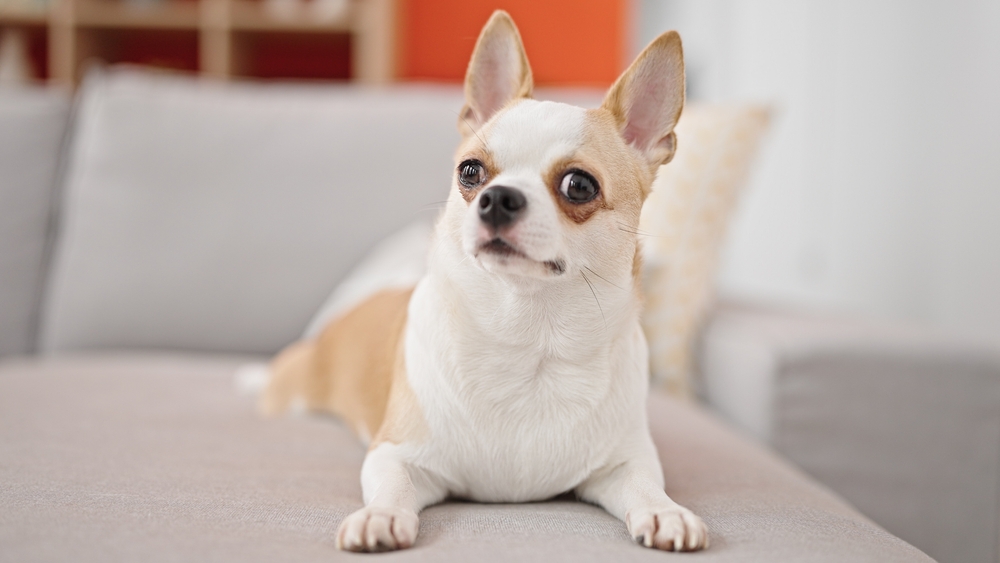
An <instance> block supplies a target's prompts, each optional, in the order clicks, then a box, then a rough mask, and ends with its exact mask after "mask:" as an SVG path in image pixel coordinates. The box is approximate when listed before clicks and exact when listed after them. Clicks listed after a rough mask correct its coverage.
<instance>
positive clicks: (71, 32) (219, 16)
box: [0, 0, 396, 86]
mask: <svg viewBox="0 0 1000 563" xmlns="http://www.w3.org/2000/svg"><path fill="white" fill-rule="evenodd" d="M50 2H51V4H50V7H49V8H48V9H47V10H45V9H35V8H28V7H25V8H15V7H13V6H12V5H10V4H5V5H4V6H2V7H0V28H3V27H29V26H30V27H36V28H42V29H43V30H45V31H47V35H46V36H47V42H48V48H47V53H48V55H47V58H48V64H47V66H48V69H49V70H48V72H49V77H50V79H51V80H52V81H53V82H56V83H60V84H64V85H67V86H74V85H75V84H76V83H77V82H78V81H79V80H80V78H81V73H82V70H83V66H84V64H85V61H87V60H90V59H93V58H97V59H103V60H106V61H110V62H114V61H115V60H122V59H116V58H115V57H116V55H115V52H116V50H120V45H121V37H123V36H124V35H128V34H131V35H130V36H131V37H134V36H135V34H143V33H148V34H149V35H150V37H151V38H152V37H153V36H154V35H157V34H159V36H160V37H161V38H162V34H164V33H174V32H191V33H195V34H197V39H196V41H197V47H196V49H197V57H198V64H197V69H198V72H200V73H202V74H206V75H209V76H214V77H217V78H223V79H224V78H228V77H230V76H233V75H234V74H235V73H236V72H237V71H238V70H239V68H238V67H241V66H245V63H246V58H247V56H249V55H248V53H246V52H243V47H242V45H246V44H247V42H246V41H243V40H242V39H240V40H237V39H236V38H237V37H248V36H258V37H262V36H261V35H259V34H275V35H281V36H285V37H287V36H295V35H301V36H303V37H306V36H311V37H314V38H315V40H316V41H320V42H323V41H327V40H326V39H325V38H323V37H322V35H323V34H327V35H329V36H331V38H332V36H334V35H349V36H350V38H351V39H350V43H349V45H350V48H349V52H350V56H351V64H350V65H349V66H350V68H351V72H352V75H353V78H354V79H355V80H359V81H361V82H367V83H382V82H388V81H390V80H392V77H393V72H394V67H395V60H394V59H395V47H394V41H395V2H396V0H350V2H349V5H348V6H347V8H346V9H345V10H344V13H343V14H342V15H341V16H340V17H337V18H334V19H324V18H320V17H319V16H318V15H317V14H315V13H309V12H308V11H307V10H299V11H295V12H293V13H291V14H289V16H288V17H281V16H280V15H278V14H274V13H270V12H269V11H268V10H267V9H265V6H264V4H263V3H262V1H261V0H195V1H192V0H158V1H157V2H155V3H149V4H145V5H144V4H139V3H135V2H129V1H128V0H50ZM123 34H124V35H123ZM130 41H131V40H130ZM188 52H189V51H188ZM126 60H127V59H126Z"/></svg>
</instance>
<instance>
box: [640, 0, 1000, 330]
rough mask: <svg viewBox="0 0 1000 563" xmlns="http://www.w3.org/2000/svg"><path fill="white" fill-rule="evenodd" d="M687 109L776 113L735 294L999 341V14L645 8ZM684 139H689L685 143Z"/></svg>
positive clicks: (727, 263) (738, 0)
mask: <svg viewBox="0 0 1000 563" xmlns="http://www.w3.org/2000/svg"><path fill="white" fill-rule="evenodd" d="M636 12H637V17H638V18H639V21H638V24H637V26H636V29H637V31H638V38H637V44H636V51H638V49H639V48H640V47H641V46H642V45H645V44H646V43H647V42H648V41H650V40H651V39H652V38H653V37H655V36H656V35H657V34H658V33H660V32H661V31H663V30H666V29H678V30H679V31H680V32H681V35H682V37H683V39H684V42H685V54H686V56H687V61H688V70H689V95H690V98H691V99H692V100H700V101H712V102H726V101H739V100H754V101H767V102H769V103H771V104H773V106H774V107H775V108H776V109H777V110H778V111H777V112H776V120H775V122H774V124H773V129H772V132H771V134H770V136H769V139H768V142H767V146H766V147H765V148H764V150H763V152H762V154H761V156H760V160H759V162H758V166H757V167H756V170H755V173H754V176H753V179H752V181H751V185H750V186H749V190H748V192H746V193H745V196H744V198H743V200H742V202H741V206H740V209H739V213H738V216H737V217H736V219H735V221H734V224H733V225H732V228H731V230H730V236H729V240H728V242H727V244H726V249H725V252H724V259H723V266H722V269H721V270H722V271H721V273H720V278H719V283H720V288H721V290H722V291H723V293H725V294H730V295H735V296H740V297H749V298H752V299H756V300H764V301H772V302H779V303H792V304H797V305H805V306H809V307H813V308H826V309H844V310H852V311H856V312H861V313H866V314H872V315H877V316H886V317H893V318H901V319H910V320H918V321H928V322H932V323H935V324H942V325H948V326H953V327H960V328H964V329H973V330H976V329H986V330H989V331H995V332H996V333H997V334H1000V2H998V1H996V0H954V1H943V0H942V1H931V0H841V1H838V2H802V1H801V0H641V1H640V2H639V9H638V10H636ZM681 142H683V140H681Z"/></svg>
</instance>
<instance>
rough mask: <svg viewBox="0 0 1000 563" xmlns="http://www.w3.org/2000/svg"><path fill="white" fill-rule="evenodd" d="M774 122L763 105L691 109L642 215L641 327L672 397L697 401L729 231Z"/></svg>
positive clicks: (658, 380)
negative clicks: (700, 337)
mask: <svg viewBox="0 0 1000 563" xmlns="http://www.w3.org/2000/svg"><path fill="white" fill-rule="evenodd" d="M768 117H769V116H768V110H767V108H766V107H762V106H746V105H737V106H698V105H694V106H689V107H688V108H685V110H684V114H683V115H682V116H681V120H680V122H679V123H678V124H677V141H678V144H677V153H676V155H675V156H674V159H673V161H672V162H671V163H670V164H668V165H666V166H664V167H662V168H661V169H660V172H659V174H658V175H657V177H656V181H655V182H654V183H653V192H652V194H650V196H649V199H648V200H647V202H646V204H645V206H644V208H643V212H642V218H641V221H640V231H641V233H642V235H641V236H640V239H642V245H643V252H642V256H643V260H644V264H643V272H642V285H643V292H644V294H645V300H646V303H645V314H644V316H643V328H644V329H645V331H646V337H647V339H648V340H649V352H650V368H651V371H652V377H653V383H654V385H656V386H659V387H661V388H664V389H665V390H666V391H667V392H668V393H670V394H672V395H675V396H679V397H686V398H691V397H692V381H691V379H692V371H693V367H694V366H693V365H692V358H693V350H692V348H693V345H694V341H695V337H696V336H697V333H698V330H699V329H700V327H701V324H702V322H703V320H704V318H705V315H706V313H707V311H708V308H709V306H710V305H711V302H712V298H713V296H714V277H715V270H716V263H717V261H718V257H719V250H720V247H721V244H722V241H723V239H724V236H725V232H726V225H727V224H728V222H729V218H730V216H731V215H732V211H733V209H734V207H735V203H736V199H737V194H738V192H739V190H740V187H741V186H742V185H743V184H744V183H745V180H746V178H747V173H748V171H749V169H750V164H751V162H752V161H753V158H754V155H755V154H756V152H757V146H758V144H759V142H760V139H761V137H762V135H763V133H764V132H765V131H766V129H767V125H768Z"/></svg>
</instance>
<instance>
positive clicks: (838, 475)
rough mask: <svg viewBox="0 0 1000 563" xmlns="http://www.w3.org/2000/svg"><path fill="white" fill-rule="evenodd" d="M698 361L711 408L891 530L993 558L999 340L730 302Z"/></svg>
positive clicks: (922, 542) (998, 497) (948, 553)
mask: <svg viewBox="0 0 1000 563" xmlns="http://www.w3.org/2000/svg"><path fill="white" fill-rule="evenodd" d="M698 359H699V365H700V372H701V379H700V382H699V383H700V387H701V392H702V394H703V396H704V397H705V399H706V400H707V401H708V403H709V404H711V405H712V406H713V407H715V408H716V409H717V410H719V411H720V412H721V413H722V414H723V415H724V416H725V417H727V418H729V419H730V420H731V421H733V422H734V423H735V424H736V425H737V426H740V427H742V428H744V429H745V430H747V431H749V432H750V433H751V434H754V435H756V436H757V437H759V438H761V439H763V440H765V441H767V442H769V443H770V444H772V445H773V446H774V447H775V448H776V449H777V450H778V451H779V452H781V453H782V454H784V455H785V456H787V457H788V458H790V459H791V460H793V461H794V462H796V463H797V464H799V465H800V466H801V467H802V468H804V469H805V470H806V471H807V472H809V473H810V474H812V475H813V476H815V477H817V478H818V479H819V480H820V481H822V482H823V483H825V484H826V485H827V486H829V487H831V488H832V489H834V490H835V491H837V492H838V493H840V494H841V495H843V496H844V497H846V498H847V499H848V500H849V501H850V502H852V503H853V504H854V505H855V506H857V507H858V508H859V509H860V510H861V511H862V512H864V513H866V514H867V515H868V516H870V517H871V518H873V519H874V520H875V521H877V522H878V523H879V524H881V525H883V526H884V527H885V528H886V529H888V530H889V531H890V532H892V533H894V534H896V535H898V536H899V537H901V538H903V539H904V540H906V541H909V542H910V543H912V544H913V545H915V546H917V547H918V548H920V549H922V550H923V551H925V552H926V553H927V554H929V555H931V556H932V557H935V558H940V559H942V560H948V561H997V558H998V541H1000V531H998V530H1000V518H998V507H1000V344H998V343H997V342H995V341H989V340H987V339H983V338H981V337H960V336H957V335H944V334H938V333H933V332H931V331H929V330H922V329H916V328H913V327H905V326H899V325H892V324H887V323H876V322H866V321H858V320H852V319H844V318H819V317H809V316H804V315H796V314H790V313H786V312H779V311H774V310H767V309H762V308H753V307H747V306H737V305H732V304H727V305H722V306H720V307H719V308H718V309H717V310H716V311H715V312H714V314H713V316H712V318H711V319H710V321H709V323H708V325H707V326H706V330H705V332H704V334H703V337H702V341H701V345H700V350H699V354H698Z"/></svg>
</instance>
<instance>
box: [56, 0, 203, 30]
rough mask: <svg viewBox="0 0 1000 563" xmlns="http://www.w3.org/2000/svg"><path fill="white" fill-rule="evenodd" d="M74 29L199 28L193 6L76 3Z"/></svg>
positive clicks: (100, 1) (95, 0)
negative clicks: (75, 27) (75, 26)
mask: <svg viewBox="0 0 1000 563" xmlns="http://www.w3.org/2000/svg"><path fill="white" fill-rule="evenodd" d="M74 17H75V21H76V25H77V27H83V28H99V29H188V30H197V29H198V27H199V20H200V18H199V14H198V4H197V3H195V2H159V3H156V4H149V5H140V4H134V3H127V2H113V1H109V0H88V1H82V2H79V3H78V4H77V5H76V11H75V13H74Z"/></svg>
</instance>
